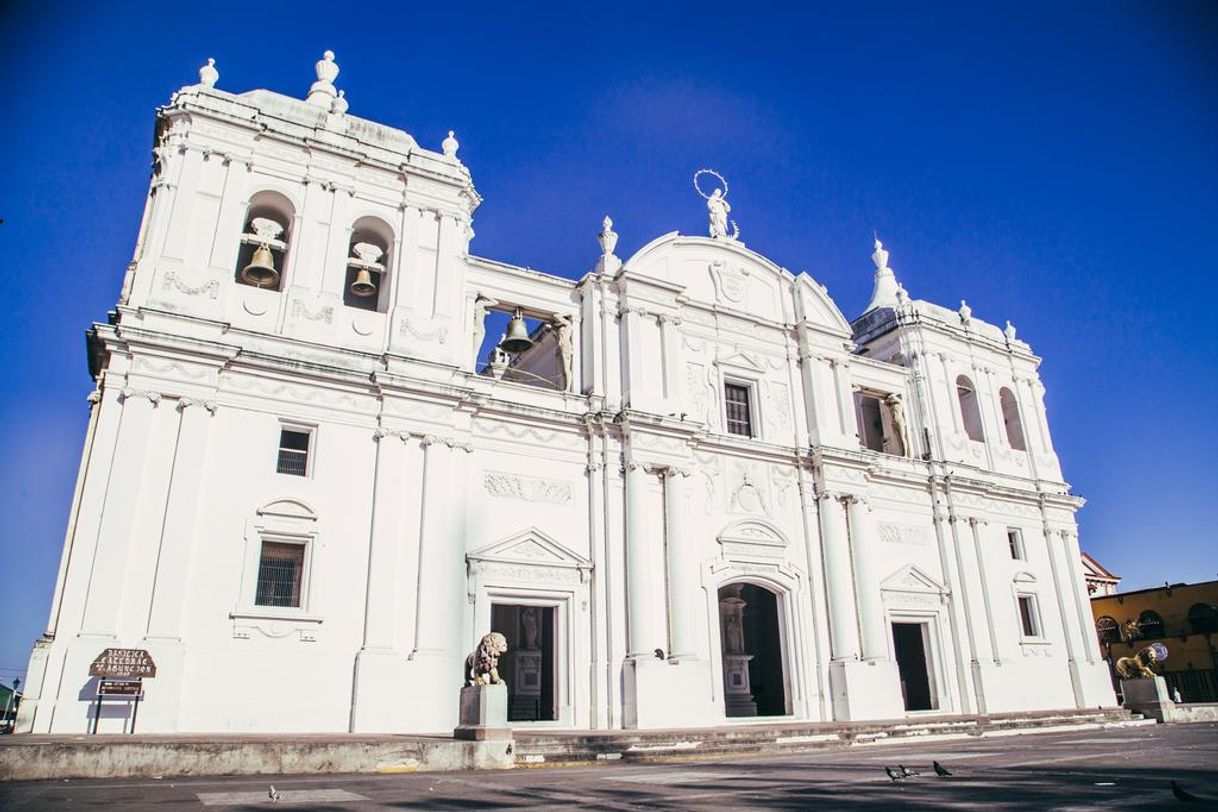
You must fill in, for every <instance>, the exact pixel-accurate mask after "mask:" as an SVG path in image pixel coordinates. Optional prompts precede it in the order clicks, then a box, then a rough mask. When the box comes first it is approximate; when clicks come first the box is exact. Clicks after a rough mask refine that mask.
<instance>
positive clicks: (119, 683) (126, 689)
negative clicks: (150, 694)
mask: <svg viewBox="0 0 1218 812" xmlns="http://www.w3.org/2000/svg"><path fill="white" fill-rule="evenodd" d="M143 692H144V684H143V683H142V682H140V681H139V680H113V679H104V680H102V681H101V682H99V683H98V684H97V695H98V696H134V697H138V696H141V695H142V694H143Z"/></svg>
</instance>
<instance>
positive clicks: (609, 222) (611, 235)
mask: <svg viewBox="0 0 1218 812" xmlns="http://www.w3.org/2000/svg"><path fill="white" fill-rule="evenodd" d="M596 241H597V242H599V243H600V244H601V256H604V257H607V256H610V255H611V254H612V253H613V251H614V249H616V248H617V232H616V231H614V230H613V218H611V217H610V216H609V215H607V214H606V215H605V219H604V220H601V233H600V234H597V235H596Z"/></svg>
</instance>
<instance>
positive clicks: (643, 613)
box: [626, 460, 664, 658]
mask: <svg viewBox="0 0 1218 812" xmlns="http://www.w3.org/2000/svg"><path fill="white" fill-rule="evenodd" d="M647 476H648V474H647V472H646V471H645V470H644V469H643V466H642V464H641V463H638V462H636V461H634V460H631V461H629V462H627V463H626V602H627V606H626V617H627V623H626V628H627V635H628V637H629V640H628V646H627V656H628V657H636V658H646V657H654V656H655V650H656V649H662V648H664V636H663V634H662V633H661V631H660V630H659V628H658V626H657V624H656V622H655V614H656V606H657V605H658V604H657V601H659V600H661V599H662V596H661V595H657V594H654V590H653V589H652V581H653V579H652V578H651V575H652V573H654V572H655V571H656V568H655V563H654V562H653V561H652V560H651V559H652V553H653V551H654V550H655V549H656V548H657V547H658V544H656V539H655V538H652V536H651V534H650V533H649V532H648V522H647V506H646V494H647ZM661 572H662V570H661Z"/></svg>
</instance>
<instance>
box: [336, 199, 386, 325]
mask: <svg viewBox="0 0 1218 812" xmlns="http://www.w3.org/2000/svg"><path fill="white" fill-rule="evenodd" d="M392 245H393V231H392V230H391V229H390V228H389V226H388V225H386V224H385V223H384V222H383V221H381V220H378V219H376V218H375V217H362V218H360V219H359V220H356V221H355V225H354V226H353V227H352V229H351V242H350V244H349V245H348V250H347V273H346V276H345V278H344V279H343V304H345V305H346V306H347V307H357V308H359V309H360V310H372V311H379V312H382V313H383V312H384V311H385V310H386V308H387V306H388V303H389V296H388V292H387V290H386V288H387V287H388V282H389V274H388V272H387V270H386V269H387V268H389V267H390V262H389V260H390V256H389V253H390V246H392Z"/></svg>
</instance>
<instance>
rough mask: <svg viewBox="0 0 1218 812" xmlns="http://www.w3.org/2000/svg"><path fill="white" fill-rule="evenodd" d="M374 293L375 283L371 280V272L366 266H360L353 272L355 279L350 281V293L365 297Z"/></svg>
mask: <svg viewBox="0 0 1218 812" xmlns="http://www.w3.org/2000/svg"><path fill="white" fill-rule="evenodd" d="M375 293H376V283H375V282H373V281H372V274H371V273H369V271H368V269H367V268H360V269H359V270H358V271H356V272H355V280H354V281H353V282H352V283H351V295H352V296H358V297H360V298H361V299H367V298H368V297H369V296H372V295H373V294H375Z"/></svg>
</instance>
